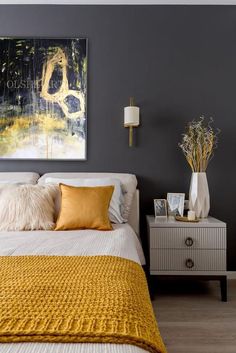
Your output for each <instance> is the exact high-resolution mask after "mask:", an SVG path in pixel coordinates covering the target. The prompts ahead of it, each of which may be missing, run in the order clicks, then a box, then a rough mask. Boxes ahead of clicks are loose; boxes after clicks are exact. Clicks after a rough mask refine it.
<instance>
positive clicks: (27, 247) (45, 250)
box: [0, 173, 165, 353]
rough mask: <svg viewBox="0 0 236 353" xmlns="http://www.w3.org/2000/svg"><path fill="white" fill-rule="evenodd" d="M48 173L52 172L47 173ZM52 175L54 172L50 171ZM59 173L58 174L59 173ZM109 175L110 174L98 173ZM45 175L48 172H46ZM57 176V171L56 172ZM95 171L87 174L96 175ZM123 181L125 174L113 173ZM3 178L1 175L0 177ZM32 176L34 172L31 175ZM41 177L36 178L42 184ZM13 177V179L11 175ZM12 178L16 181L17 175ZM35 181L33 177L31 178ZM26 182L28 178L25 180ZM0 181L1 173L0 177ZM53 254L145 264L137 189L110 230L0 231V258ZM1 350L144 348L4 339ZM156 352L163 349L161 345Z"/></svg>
mask: <svg viewBox="0 0 236 353" xmlns="http://www.w3.org/2000/svg"><path fill="white" fill-rule="evenodd" d="M50 175H52V174H50ZM53 175H55V174H53ZM60 175H61V174H60ZM78 175H80V177H85V176H86V177H88V174H87V173H86V174H84V173H74V174H71V173H68V174H66V175H65V174H63V175H62V176H63V177H72V176H73V177H76V176H77V177H78ZM99 175H100V176H102V175H103V176H107V175H109V176H110V175H111V174H110V173H109V174H108V173H104V174H102V175H101V174H99ZM47 176H48V175H47ZM56 176H58V174H57V175H56ZM96 176H97V173H89V177H96ZM115 176H116V177H118V178H121V180H122V181H124V180H126V179H125V178H127V175H125V174H115ZM2 178H3V177H2ZM34 178H35V175H34ZM45 178H46V177H45V176H44V177H43V178H41V180H40V179H39V183H41V184H43V183H44V181H45ZM13 179H14V178H13ZM15 179H17V180H19V174H18V175H17V176H16V175H15ZM34 180H35V179H34ZM27 182H29V181H27ZM0 183H1V176H0ZM12 256H13V257H14V256H17V257H25V256H26V257H27V256H34V257H35V256H40V257H42V256H50V257H52V256H54V257H61V256H62V257H84V256H86V257H96V256H98V257H101V256H102V257H104V256H105V257H114V258H122V259H126V260H128V261H132V262H134V263H135V264H138V265H144V264H145V258H144V254H143V251H142V246H141V243H140V239H139V192H138V190H137V189H136V190H135V192H134V196H133V200H132V206H131V211H130V215H129V221H128V223H125V224H113V230H112V231H106V232H101V231H97V230H91V229H88V230H71V231H57V232H53V231H24V232H22V231H21V232H19V231H16V232H3V231H2V232H0V257H12ZM0 351H1V353H108V352H109V353H145V352H147V350H146V349H143V348H141V347H138V346H137V345H131V344H117V343H115V344H113V343H111V342H109V343H86V342H85V343H60V342H56V343H53V342H50V343H47V342H20V343H17V342H14V343H11V342H8V343H0ZM160 352H165V348H164V346H163V347H162V348H160Z"/></svg>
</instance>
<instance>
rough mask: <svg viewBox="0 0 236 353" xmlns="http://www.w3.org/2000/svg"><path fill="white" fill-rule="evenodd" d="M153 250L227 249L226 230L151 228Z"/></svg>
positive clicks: (151, 246)
mask: <svg viewBox="0 0 236 353" xmlns="http://www.w3.org/2000/svg"><path fill="white" fill-rule="evenodd" d="M150 248H151V249H170V248H172V249H188V248H191V249H226V228H187V227H186V228H180V227H179V228H161V227H160V228H150Z"/></svg>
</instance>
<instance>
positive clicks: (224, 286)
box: [220, 276, 227, 302]
mask: <svg viewBox="0 0 236 353" xmlns="http://www.w3.org/2000/svg"><path fill="white" fill-rule="evenodd" d="M220 290H221V301H222V302H227V276H223V277H222V278H221V279H220Z"/></svg>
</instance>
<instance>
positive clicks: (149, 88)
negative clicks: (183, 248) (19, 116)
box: [0, 5, 236, 270]
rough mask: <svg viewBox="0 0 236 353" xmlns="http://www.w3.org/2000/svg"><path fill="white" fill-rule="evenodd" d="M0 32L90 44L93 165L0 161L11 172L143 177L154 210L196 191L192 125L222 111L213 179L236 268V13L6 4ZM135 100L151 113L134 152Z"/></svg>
mask: <svg viewBox="0 0 236 353" xmlns="http://www.w3.org/2000/svg"><path fill="white" fill-rule="evenodd" d="M0 35H1V36H56V37H60V36H61V37H64V36H65V37H70V36H71V37H76V36H85V37H87V38H88V39H89V72H88V85H89V92H88V160H87V161H86V162H69V161H68V162H66V161H63V162H56V161H35V162H34V161H0V170H1V171H30V170H32V171H37V172H39V173H45V172H52V171H115V172H130V173H135V174H136V175H137V176H138V180H139V187H140V190H141V209H142V214H145V213H147V212H152V200H153V198H154V197H163V196H165V195H166V192H168V191H169V192H188V187H189V181H190V176H191V173H190V170H189V168H188V166H187V163H186V162H185V160H184V158H183V156H182V154H181V151H180V150H179V148H178V146H177V145H178V142H179V141H180V138H181V133H182V131H183V129H184V126H185V124H186V123H187V122H188V121H189V120H192V119H193V118H196V117H198V116H199V115H200V114H203V113H204V114H205V115H207V116H208V115H212V116H213V117H214V119H215V125H216V126H217V127H219V128H220V129H221V130H222V134H221V136H220V144H219V148H218V150H217V151H216V153H215V158H214V160H213V161H212V163H211V165H210V166H209V169H208V173H207V174H208V180H209V186H210V193H211V214H212V215H214V216H216V217H219V218H221V219H222V220H224V221H226V222H227V223H228V229H229V231H228V247H229V251H228V263H229V269H230V270H233V269H234V270H235V269H236V256H235V253H236V239H235V236H236V234H235V233H236V207H235V197H236V182H235V179H236V162H235V154H236V140H235V131H236V99H235V97H236V7H234V6H227V7H226V6H66V7H65V6H22V5H21V6H3V5H1V6H0ZM129 96H134V97H135V98H136V100H137V103H138V105H139V106H140V107H141V112H142V117H141V118H142V126H141V127H140V128H139V129H138V130H137V131H136V142H137V146H136V147H134V148H132V149H130V148H129V147H128V131H127V130H125V129H124V128H123V127H122V123H123V107H124V106H125V105H127V103H128V98H129Z"/></svg>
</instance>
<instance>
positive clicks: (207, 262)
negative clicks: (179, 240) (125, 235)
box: [150, 249, 226, 272]
mask: <svg viewBox="0 0 236 353" xmlns="http://www.w3.org/2000/svg"><path fill="white" fill-rule="evenodd" d="M150 255H151V256H150V271H189V272H191V271H225V270H226V252H225V250H192V251H191V250H178V249H169V250H167V249H162V250H157V249H151V252H150Z"/></svg>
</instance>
